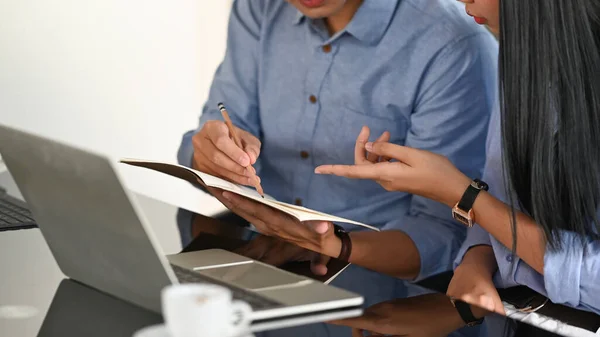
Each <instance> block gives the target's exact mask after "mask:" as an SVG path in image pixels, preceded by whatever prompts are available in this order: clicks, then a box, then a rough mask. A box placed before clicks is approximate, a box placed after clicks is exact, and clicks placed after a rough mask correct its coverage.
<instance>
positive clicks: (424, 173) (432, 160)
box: [315, 127, 471, 206]
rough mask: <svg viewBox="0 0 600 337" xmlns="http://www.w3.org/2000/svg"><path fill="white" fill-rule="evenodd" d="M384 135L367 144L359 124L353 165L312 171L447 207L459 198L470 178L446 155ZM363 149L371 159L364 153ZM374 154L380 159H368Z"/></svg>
mask: <svg viewBox="0 0 600 337" xmlns="http://www.w3.org/2000/svg"><path fill="white" fill-rule="evenodd" d="M385 138H386V137H384V136H382V137H380V139H381V140H377V141H376V142H374V143H368V142H367V141H368V139H369V128H367V127H363V129H362V130H361V132H360V134H359V135H358V137H357V139H356V147H355V152H354V156H355V165H322V166H319V167H317V168H316V169H315V172H316V173H318V174H333V175H337V176H342V177H347V178H355V179H372V180H375V181H376V182H377V183H379V184H380V185H381V186H383V187H384V188H385V189H386V190H388V191H401V192H407V193H410V194H416V195H420V196H424V197H426V198H429V199H432V200H436V201H439V202H443V203H446V204H447V205H450V206H454V204H455V203H456V202H457V201H458V200H460V198H461V196H462V194H463V193H464V191H465V189H466V188H467V186H468V185H469V184H470V182H471V181H470V179H469V178H467V177H466V176H465V175H464V174H463V173H462V172H460V171H459V170H458V169H457V168H456V167H455V166H454V165H453V164H452V163H451V162H450V160H448V158H446V157H444V156H441V155H438V154H435V153H432V152H428V151H424V150H418V149H414V148H410V147H406V146H401V145H396V144H392V143H388V142H386V141H385ZM365 151H367V152H369V154H370V156H371V158H368V157H367V156H365ZM373 156H374V157H373ZM377 157H379V158H382V159H383V160H369V159H372V158H377ZM388 158H392V159H395V160H397V161H393V162H391V161H388V160H386V159H388Z"/></svg>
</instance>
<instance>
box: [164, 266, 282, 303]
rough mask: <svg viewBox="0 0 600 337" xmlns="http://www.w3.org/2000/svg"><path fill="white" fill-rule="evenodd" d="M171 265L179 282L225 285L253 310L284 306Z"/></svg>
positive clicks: (235, 296) (235, 297)
mask: <svg viewBox="0 0 600 337" xmlns="http://www.w3.org/2000/svg"><path fill="white" fill-rule="evenodd" d="M171 267H172V268H173V271H174V272H175V275H176V276H177V279H178V280H179V282H181V283H212V284H217V285H220V286H224V287H226V288H228V289H229V290H231V292H232V293H233V299H235V300H240V301H244V302H246V303H248V304H250V306H251V307H252V309H253V310H266V309H273V308H277V307H281V306H282V304H281V303H279V302H276V301H273V300H270V299H268V298H265V297H263V296H260V295H258V294H256V293H254V292H251V291H247V290H243V289H239V288H235V287H232V286H231V285H228V284H226V283H224V282H219V281H217V280H214V279H212V278H210V277H206V276H204V275H201V274H199V273H196V272H194V271H192V270H189V269H185V268H182V267H179V266H176V265H174V264H172V265H171Z"/></svg>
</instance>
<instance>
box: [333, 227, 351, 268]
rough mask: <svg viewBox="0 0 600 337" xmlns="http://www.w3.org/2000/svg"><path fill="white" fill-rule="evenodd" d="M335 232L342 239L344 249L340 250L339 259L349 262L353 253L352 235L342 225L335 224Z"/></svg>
mask: <svg viewBox="0 0 600 337" xmlns="http://www.w3.org/2000/svg"><path fill="white" fill-rule="evenodd" d="M333 233H334V234H335V236H337V237H338V238H340V240H341V241H342V249H341V250H340V255H339V256H338V257H337V259H338V260H341V261H343V262H348V260H349V259H350V254H351V253H352V240H350V235H349V234H348V232H346V230H345V229H344V228H343V227H342V226H339V225H335V224H334V225H333Z"/></svg>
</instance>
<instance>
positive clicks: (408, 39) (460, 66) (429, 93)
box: [178, 0, 498, 278]
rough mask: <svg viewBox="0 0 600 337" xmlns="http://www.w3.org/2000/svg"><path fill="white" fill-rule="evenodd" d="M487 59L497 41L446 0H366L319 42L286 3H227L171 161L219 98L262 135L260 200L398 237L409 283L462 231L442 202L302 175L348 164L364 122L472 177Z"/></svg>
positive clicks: (489, 95) (450, 250)
mask: <svg viewBox="0 0 600 337" xmlns="http://www.w3.org/2000/svg"><path fill="white" fill-rule="evenodd" d="M206 52H210V50H207V51H206ZM497 54H498V46H497V42H496V40H495V39H494V38H493V37H492V36H491V35H490V34H489V33H488V32H487V31H486V30H485V29H484V28H482V27H480V26H478V25H476V24H475V23H474V22H473V21H472V18H470V17H468V16H467V15H465V12H464V7H463V6H462V5H461V4H458V3H456V1H449V0H369V1H365V2H364V3H363V4H362V5H361V7H360V8H359V10H358V11H357V13H356V14H355V15H354V17H353V19H352V21H351V22H350V23H349V24H348V25H347V27H346V28H345V29H344V30H343V31H340V32H339V33H337V34H335V35H334V36H329V34H328V33H327V30H326V28H325V25H324V24H323V21H322V20H312V19H309V18H307V17H304V16H302V15H300V14H299V12H298V11H297V10H296V9H295V8H294V7H293V6H291V5H290V4H288V3H287V2H286V1H282V0H237V1H235V2H234V4H233V9H232V12H231V16H230V21H229V32H228V40H227V51H226V55H225V58H224V60H223V62H222V64H221V65H220V66H219V67H218V70H217V72H216V74H215V77H214V81H213V83H212V86H211V89H210V93H209V97H208V101H207V102H206V105H205V106H204V108H203V111H202V115H201V118H200V123H199V126H198V129H196V130H192V131H190V132H188V133H186V134H185V136H184V137H183V141H182V144H181V148H180V150H179V154H178V158H179V162H180V163H181V164H183V165H191V158H192V154H193V148H192V144H191V137H192V136H193V134H194V133H195V132H197V131H198V130H199V129H200V128H201V127H202V125H203V124H204V123H205V122H206V121H208V120H222V118H221V115H220V113H219V111H218V110H217V103H218V102H220V101H222V102H224V103H225V105H226V106H227V108H228V111H229V113H230V115H231V118H232V120H233V122H234V124H236V125H237V126H238V127H240V128H242V129H245V130H247V131H249V132H250V133H252V134H254V135H255V136H257V137H258V138H259V139H260V140H261V141H262V149H261V154H260V157H259V160H258V166H257V169H258V171H259V175H260V177H261V179H262V186H263V187H264V189H265V192H266V193H268V194H270V195H272V196H274V197H275V198H277V199H278V200H281V201H285V202H290V203H296V202H297V203H301V204H302V205H304V206H306V207H309V208H312V209H316V210H319V211H324V212H328V213H331V214H335V215H338V216H342V217H346V218H350V219H354V220H357V221H361V222H365V223H369V224H372V225H375V226H378V227H380V228H382V229H395V230H401V231H404V232H406V233H407V234H408V235H410V236H411V238H412V239H413V241H414V242H415V243H416V245H417V247H418V249H419V252H420V256H421V261H422V263H421V264H422V268H421V273H420V275H419V278H422V277H426V276H429V275H432V274H435V273H438V272H441V271H445V270H449V269H451V267H452V261H453V259H454V256H455V253H456V252H457V250H458V248H459V247H460V244H461V243H462V241H463V240H464V236H465V232H466V230H465V229H464V228H463V226H461V225H458V224H456V223H455V222H454V221H453V220H452V218H451V213H450V210H449V209H448V208H447V207H446V206H444V205H442V204H439V203H435V202H433V201H430V200H427V199H425V198H421V197H417V196H412V195H409V194H406V193H390V192H387V191H385V190H384V189H383V188H382V187H381V186H379V185H378V184H377V183H375V182H374V181H361V180H351V179H346V178H340V177H334V176H323V175H315V174H314V173H313V171H314V168H315V167H316V166H318V165H321V164H351V163H353V162H354V144H355V140H356V137H357V136H358V133H359V131H360V129H361V127H362V126H363V125H367V126H369V127H370V128H371V132H372V135H371V136H372V138H374V137H378V136H379V135H380V134H381V133H383V132H384V131H390V132H391V141H392V142H393V143H396V144H404V145H407V146H412V147H416V148H420V149H425V150H429V151H433V152H436V153H439V154H443V155H445V156H447V157H448V158H449V159H450V160H451V161H452V162H453V163H454V164H455V165H456V166H457V167H458V168H459V169H461V170H462V171H463V172H464V173H465V174H467V175H468V176H470V177H479V176H480V175H481V171H482V169H483V165H484V160H485V155H484V151H485V148H484V145H485V138H486V131H487V125H488V121H489V114H490V111H491V107H492V104H493V102H494V92H495V87H496V63H497ZM348 229H356V228H355V227H352V226H350V227H348Z"/></svg>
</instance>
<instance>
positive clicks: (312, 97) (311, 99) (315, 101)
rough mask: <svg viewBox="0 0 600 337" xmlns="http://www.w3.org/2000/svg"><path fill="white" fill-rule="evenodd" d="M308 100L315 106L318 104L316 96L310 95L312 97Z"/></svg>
mask: <svg viewBox="0 0 600 337" xmlns="http://www.w3.org/2000/svg"><path fill="white" fill-rule="evenodd" d="M308 100H309V101H310V102H311V103H313V104H315V103H317V96H315V95H310V97H308Z"/></svg>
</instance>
